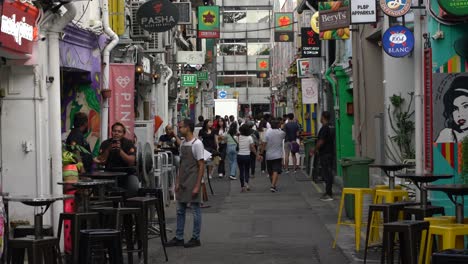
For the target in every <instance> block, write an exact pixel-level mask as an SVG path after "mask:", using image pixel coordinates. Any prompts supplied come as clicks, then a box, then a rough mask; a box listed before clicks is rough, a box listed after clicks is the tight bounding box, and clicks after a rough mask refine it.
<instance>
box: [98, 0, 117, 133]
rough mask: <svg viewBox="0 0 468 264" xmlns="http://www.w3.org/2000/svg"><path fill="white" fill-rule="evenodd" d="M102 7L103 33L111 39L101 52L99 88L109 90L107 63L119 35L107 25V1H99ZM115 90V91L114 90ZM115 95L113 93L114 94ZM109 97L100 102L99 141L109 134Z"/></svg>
mask: <svg viewBox="0 0 468 264" xmlns="http://www.w3.org/2000/svg"><path fill="white" fill-rule="evenodd" d="M101 8H102V26H103V29H104V33H106V35H107V36H109V38H110V39H111V42H110V43H109V44H107V46H106V47H105V48H104V51H103V52H102V65H103V67H102V87H101V90H109V77H110V74H109V66H110V65H109V64H110V52H111V50H112V49H113V48H114V47H115V46H117V44H118V43H119V37H118V36H117V34H115V32H114V31H112V29H111V28H110V26H109V1H108V0H102V1H101ZM114 92H115V91H114ZM114 96H115V94H114ZM108 129H109V99H108V98H102V103H101V142H103V141H104V140H106V139H107V137H108V136H109V133H108Z"/></svg>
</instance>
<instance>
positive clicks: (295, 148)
mask: <svg viewBox="0 0 468 264" xmlns="http://www.w3.org/2000/svg"><path fill="white" fill-rule="evenodd" d="M289 144H290V148H291V152H292V153H294V154H296V153H298V152H299V144H297V141H291V142H289Z"/></svg>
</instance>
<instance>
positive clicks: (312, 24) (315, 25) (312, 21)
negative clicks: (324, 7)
mask: <svg viewBox="0 0 468 264" xmlns="http://www.w3.org/2000/svg"><path fill="white" fill-rule="evenodd" d="M318 18H319V12H315V14H313V15H312V18H311V19H310V27H311V28H312V30H313V31H314V32H315V33H317V34H319V33H320V30H319V21H318Z"/></svg>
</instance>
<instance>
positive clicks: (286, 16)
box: [275, 12, 294, 42]
mask: <svg viewBox="0 0 468 264" xmlns="http://www.w3.org/2000/svg"><path fill="white" fill-rule="evenodd" d="M293 24H294V16H293V13H290V12H278V13H275V42H293V41H294V27H293Z"/></svg>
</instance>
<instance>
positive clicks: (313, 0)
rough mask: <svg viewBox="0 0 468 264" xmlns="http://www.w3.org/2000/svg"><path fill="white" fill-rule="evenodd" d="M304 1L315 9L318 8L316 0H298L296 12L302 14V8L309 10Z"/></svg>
mask: <svg viewBox="0 0 468 264" xmlns="http://www.w3.org/2000/svg"><path fill="white" fill-rule="evenodd" d="M306 2H307V3H308V4H310V5H311V6H313V7H314V8H315V10H318V0H300V3H299V4H298V5H297V8H296V9H297V10H296V11H297V13H299V14H302V12H303V11H304V10H309V7H308V6H307V4H306Z"/></svg>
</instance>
